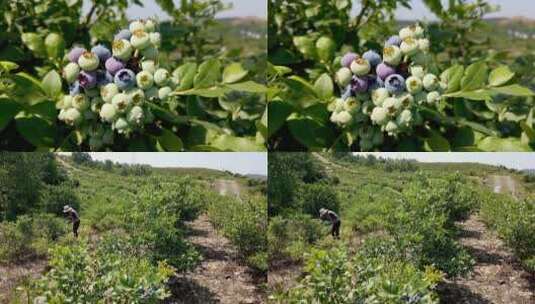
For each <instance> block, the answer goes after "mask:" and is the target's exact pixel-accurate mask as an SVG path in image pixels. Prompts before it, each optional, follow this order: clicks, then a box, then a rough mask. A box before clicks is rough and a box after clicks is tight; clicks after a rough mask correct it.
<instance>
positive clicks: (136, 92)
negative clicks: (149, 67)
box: [128, 89, 145, 105]
mask: <svg viewBox="0 0 535 304" xmlns="http://www.w3.org/2000/svg"><path fill="white" fill-rule="evenodd" d="M128 95H129V96H130V99H131V100H132V103H133V104H134V105H140V104H142V103H143V102H144V101H145V93H144V92H143V90H141V89H132V90H130V91H128Z"/></svg>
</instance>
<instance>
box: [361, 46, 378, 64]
mask: <svg viewBox="0 0 535 304" xmlns="http://www.w3.org/2000/svg"><path fill="white" fill-rule="evenodd" d="M362 58H364V59H366V60H368V62H369V63H370V65H371V66H372V67H376V66H377V65H379V64H380V63H381V61H382V59H381V55H379V54H377V52H375V51H372V50H369V51H367V52H366V53H364V54H363V55H362Z"/></svg>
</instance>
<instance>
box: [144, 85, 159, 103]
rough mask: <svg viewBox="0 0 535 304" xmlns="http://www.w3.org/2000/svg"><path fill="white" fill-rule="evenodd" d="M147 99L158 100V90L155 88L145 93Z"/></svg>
mask: <svg viewBox="0 0 535 304" xmlns="http://www.w3.org/2000/svg"><path fill="white" fill-rule="evenodd" d="M145 98H146V99H147V100H154V99H158V88H157V87H154V86H153V87H152V88H150V89H148V90H146V91H145Z"/></svg>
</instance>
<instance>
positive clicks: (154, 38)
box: [149, 33, 162, 47]
mask: <svg viewBox="0 0 535 304" xmlns="http://www.w3.org/2000/svg"><path fill="white" fill-rule="evenodd" d="M149 39H150V43H152V45H154V46H155V47H160V45H161V44H162V38H161V36H160V33H150V34H149Z"/></svg>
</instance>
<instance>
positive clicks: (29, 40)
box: [20, 33, 45, 55]
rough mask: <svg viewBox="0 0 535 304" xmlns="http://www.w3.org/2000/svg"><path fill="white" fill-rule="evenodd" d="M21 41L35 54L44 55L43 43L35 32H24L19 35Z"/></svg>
mask: <svg viewBox="0 0 535 304" xmlns="http://www.w3.org/2000/svg"><path fill="white" fill-rule="evenodd" d="M20 38H21V40H22V43H24V44H25V45H26V47H28V48H29V49H30V50H31V51H32V52H34V53H36V54H37V55H44V50H45V43H44V41H43V38H42V37H41V36H40V35H38V34H36V33H24V34H22V35H21V36H20Z"/></svg>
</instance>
